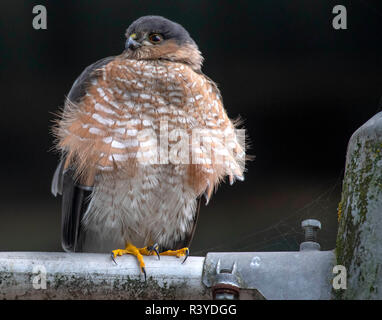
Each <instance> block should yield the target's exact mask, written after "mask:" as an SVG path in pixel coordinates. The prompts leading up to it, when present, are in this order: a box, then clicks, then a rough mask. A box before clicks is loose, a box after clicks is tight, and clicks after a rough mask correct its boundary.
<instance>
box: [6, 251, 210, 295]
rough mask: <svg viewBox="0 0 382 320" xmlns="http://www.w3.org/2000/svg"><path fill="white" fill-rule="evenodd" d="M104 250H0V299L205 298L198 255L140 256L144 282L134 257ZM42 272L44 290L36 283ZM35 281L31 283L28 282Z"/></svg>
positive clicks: (201, 264)
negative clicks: (184, 257)
mask: <svg viewBox="0 0 382 320" xmlns="http://www.w3.org/2000/svg"><path fill="white" fill-rule="evenodd" d="M117 261H118V265H115V264H114V263H113V262H112V261H111V258H110V255H107V254H90V253H53V252H51V253H49V252H47V253H43V252H0V299H211V298H212V295H211V291H210V290H209V289H207V288H206V287H205V286H204V285H203V283H202V281H201V277H202V270H203V263H204V258H202V257H189V258H188V259H187V261H186V262H185V263H184V264H181V262H182V260H181V259H177V258H175V257H166V256H163V257H161V260H160V261H158V260H157V258H156V257H154V256H150V257H145V262H146V272H147V281H146V282H145V281H144V277H143V275H142V274H141V273H140V271H139V267H138V264H137V261H136V259H135V257H132V256H128V255H127V256H122V257H118V260H117ZM44 270H45V271H46V289H44V288H40V289H36V288H35V287H41V286H42V281H41V276H42V277H44V275H43V273H42V271H44ZM34 282H35V284H34Z"/></svg>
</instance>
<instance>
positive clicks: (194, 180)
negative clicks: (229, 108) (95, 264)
mask: <svg viewBox="0 0 382 320" xmlns="http://www.w3.org/2000/svg"><path fill="white" fill-rule="evenodd" d="M97 75H98V76H97V77H96V78H95V79H93V80H92V82H91V83H90V84H89V86H88V89H87V93H86V95H85V96H84V97H83V99H82V100H81V101H80V102H79V103H78V105H77V106H76V107H72V108H70V107H69V108H67V110H68V111H67V112H65V113H64V114H63V117H62V120H61V122H60V125H59V128H58V130H57V135H58V137H59V144H58V146H59V148H60V149H62V150H68V152H69V153H68V154H69V156H68V158H67V161H68V163H69V162H74V163H75V164H76V167H77V168H78V172H79V173H82V180H84V181H92V180H93V177H92V175H94V174H95V173H96V172H97V170H101V171H108V170H110V171H112V170H125V171H126V172H128V173H129V175H130V176H131V175H133V174H134V173H135V172H136V170H135V169H134V167H135V166H136V165H137V164H138V161H142V159H139V154H138V151H141V154H142V153H144V152H150V147H149V146H145V145H144V141H139V137H138V136H139V134H138V133H139V132H141V131H142V130H143V129H153V130H154V132H155V134H156V135H157V137H159V135H160V122H161V121H165V122H166V121H167V122H168V132H171V131H172V130H174V129H183V130H185V131H186V132H187V134H188V136H189V138H190V139H189V140H190V145H191V142H192V130H194V129H208V130H215V131H217V130H219V131H218V133H220V134H224V132H226V133H227V134H226V136H222V137H219V141H218V142H220V143H221V145H220V146H216V148H215V150H217V149H222V150H224V151H225V149H224V148H226V146H224V144H225V143H226V141H224V138H226V137H231V138H232V141H233V142H234V143H236V144H237V145H235V147H234V153H233V154H232V155H230V154H229V153H227V155H225V156H224V157H225V158H226V160H227V163H225V164H224V161H223V163H221V162H222V161H220V163H214V161H213V159H209V158H208V159H207V160H211V163H210V161H207V162H208V163H204V164H192V163H191V164H190V165H188V166H189V170H188V179H187V180H186V181H188V183H190V184H192V185H193V187H194V188H195V191H196V192H197V193H198V194H200V193H202V192H204V191H205V190H207V192H208V193H209V194H210V193H211V191H212V188H213V186H215V185H216V184H217V183H218V182H219V181H220V180H221V179H222V178H223V177H224V176H226V175H231V176H239V177H240V176H242V173H243V169H244V168H243V164H244V146H243V145H241V144H240V141H238V139H237V138H236V136H235V132H234V129H235V127H234V125H233V123H232V122H231V121H230V119H229V118H228V116H227V114H226V112H225V110H224V108H223V104H222V100H221V98H220V93H219V91H218V89H217V88H216V85H215V84H214V83H213V82H212V81H211V80H210V79H208V78H207V77H205V76H204V75H203V74H201V73H197V72H195V71H194V70H193V69H192V68H190V67H189V66H187V65H185V64H182V63H174V62H170V61H136V60H130V59H124V57H123V56H119V57H116V59H115V60H114V61H112V62H110V63H108V64H107V65H106V66H104V67H103V68H101V69H99V70H97ZM67 103H68V104H69V105H70V103H71V102H70V101H68V102H67ZM207 134H208V131H207ZM202 136H203V135H202ZM175 143H177V141H169V148H170V149H171V147H172V146H173V145H174V144H175ZM214 146H215V145H214V143H213V142H212V150H214ZM190 149H191V152H190V157H189V158H190V159H189V160H190V162H192V159H191V158H192V155H195V154H193V153H192V151H196V149H195V148H194V149H193V148H192V146H191V148H190ZM206 157H210V154H208V155H206V154H205V153H203V152H201V153H200V158H201V159H203V158H206ZM158 160H160V159H158ZM201 161H203V160H201Z"/></svg>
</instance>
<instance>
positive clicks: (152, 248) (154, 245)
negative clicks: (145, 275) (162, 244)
mask: <svg viewBox="0 0 382 320" xmlns="http://www.w3.org/2000/svg"><path fill="white" fill-rule="evenodd" d="M158 247H159V245H158V244H157V243H155V244H153V245H152V246H149V247H147V249H148V250H149V251H150V252H151V251H154V252H155V253H156V255H157V257H158V260H160V255H159V251H158Z"/></svg>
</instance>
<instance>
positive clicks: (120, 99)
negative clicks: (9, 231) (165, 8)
mask: <svg viewBox="0 0 382 320" xmlns="http://www.w3.org/2000/svg"><path fill="white" fill-rule="evenodd" d="M126 38H127V41H126V47H125V50H124V51H123V52H122V53H121V54H120V55H118V56H114V57H108V58H104V59H101V60H99V61H97V62H95V63H94V64H92V65H90V66H89V67H87V68H86V69H85V70H84V71H83V72H82V74H81V75H80V76H79V78H78V79H77V80H76V81H75V82H74V84H73V86H72V88H71V90H70V92H69V94H68V96H67V100H66V102H65V106H64V109H63V112H62V113H61V114H60V116H59V118H58V119H57V123H56V125H55V126H54V134H55V136H56V138H57V143H56V147H57V149H58V150H59V152H60V153H61V161H60V163H59V165H58V167H57V169H56V171H55V174H54V177H53V181H52V193H53V194H54V195H57V194H62V196H63V199H62V245H63V248H64V250H66V251H86V252H110V251H111V252H112V258H113V260H114V259H115V258H116V256H119V255H122V254H133V255H135V256H136V257H137V258H138V261H139V264H140V268H141V271H142V272H143V273H144V274H145V276H146V272H145V264H144V260H143V256H144V255H153V254H157V255H158V258H159V256H160V255H174V256H177V257H181V256H185V258H187V256H188V253H189V250H188V247H189V245H190V242H191V239H192V237H193V234H194V231H195V226H196V222H197V218H198V214H199V204H200V199H201V197H202V196H203V195H204V196H205V198H206V201H207V203H208V201H209V199H210V197H211V194H212V191H213V190H214V188H216V187H217V185H218V184H219V183H220V182H221V181H222V180H223V179H224V178H225V177H226V176H228V178H229V181H230V183H231V184H232V183H233V182H234V180H235V179H240V180H243V171H244V165H245V146H244V140H243V139H242V137H241V136H239V135H238V133H237V132H238V130H236V129H235V124H234V122H233V121H231V120H230V119H229V118H228V116H227V114H226V111H225V110H224V107H223V102H222V98H221V95H220V92H219V90H218V88H217V86H216V84H215V83H214V82H213V81H212V80H211V79H210V78H208V77H207V76H205V75H204V74H203V73H202V71H201V66H202V62H203V57H202V55H201V53H200V51H199V49H198V47H197V45H196V43H195V42H194V40H193V39H192V38H191V37H190V35H189V33H188V32H187V31H186V30H185V29H184V28H183V27H182V26H181V25H179V24H178V23H175V22H172V21H170V20H168V19H165V18H163V17H160V16H144V17H141V18H139V19H138V20H136V21H134V22H133V23H132V24H131V25H130V26H129V28H128V29H127V31H126ZM116 248H120V249H116ZM113 249H115V250H113ZM159 251H160V253H159Z"/></svg>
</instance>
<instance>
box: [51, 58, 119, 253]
mask: <svg viewBox="0 0 382 320" xmlns="http://www.w3.org/2000/svg"><path fill="white" fill-rule="evenodd" d="M113 59H114V57H108V58H104V59H101V60H98V61H97V62H95V63H93V64H92V65H90V66H88V67H87V68H86V69H85V70H84V71H83V72H82V73H81V75H80V76H79V77H78V78H77V79H76V81H75V82H74V84H73V86H72V88H71V89H70V91H69V94H68V100H69V101H70V102H72V103H74V104H76V103H78V102H79V101H80V100H81V98H82V97H83V96H84V95H85V93H86V88H87V86H88V85H89V83H90V81H91V80H92V78H93V77H94V76H95V72H94V71H95V70H97V69H99V68H101V67H103V66H104V65H106V64H108V63H109V62H110V61H112V60H113ZM65 158H66V157H65V155H64V154H63V155H62V156H61V161H60V162H59V164H58V166H57V168H56V171H55V172H54V175H53V179H52V186H51V191H52V194H53V195H54V196H57V194H60V195H62V205H61V211H62V220H61V244H62V248H63V249H64V250H65V251H70V252H73V251H80V250H81V248H80V243H81V242H80V241H79V238H80V235H81V219H82V216H83V214H84V213H85V211H86V210H87V207H88V204H89V199H90V195H91V191H92V187H88V186H82V185H80V184H79V183H78V182H76V180H75V178H74V172H75V170H74V168H72V167H69V168H66V169H65V168H64V167H65Z"/></svg>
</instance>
